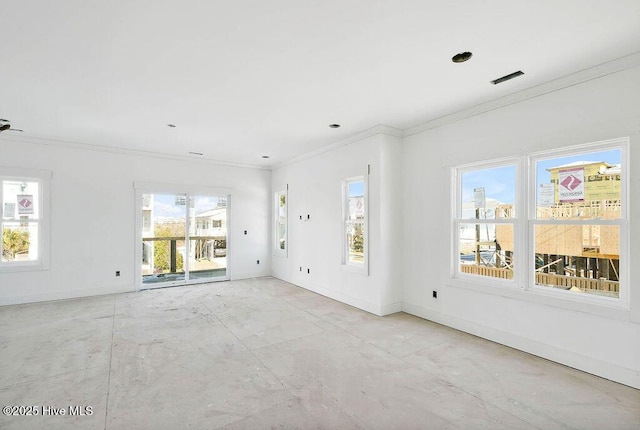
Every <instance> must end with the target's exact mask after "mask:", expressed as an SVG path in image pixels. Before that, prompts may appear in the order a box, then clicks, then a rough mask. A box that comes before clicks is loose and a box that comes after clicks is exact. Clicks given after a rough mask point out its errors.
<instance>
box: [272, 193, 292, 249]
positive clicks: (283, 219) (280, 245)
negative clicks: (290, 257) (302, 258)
mask: <svg viewBox="0 0 640 430" xmlns="http://www.w3.org/2000/svg"><path fill="white" fill-rule="evenodd" d="M287 200H288V197H287V190H286V188H285V189H283V190H281V191H278V192H276V193H275V202H274V207H275V214H274V215H275V216H274V218H275V243H274V247H275V253H276V254H277V255H287V246H288V243H287V206H288V203H289V202H288V201H287Z"/></svg>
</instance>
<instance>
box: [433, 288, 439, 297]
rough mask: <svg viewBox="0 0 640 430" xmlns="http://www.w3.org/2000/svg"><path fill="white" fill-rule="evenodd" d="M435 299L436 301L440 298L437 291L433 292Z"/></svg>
mask: <svg viewBox="0 0 640 430" xmlns="http://www.w3.org/2000/svg"><path fill="white" fill-rule="evenodd" d="M433 298H434V299H437V298H438V292H437V291H435V290H434V291H433Z"/></svg>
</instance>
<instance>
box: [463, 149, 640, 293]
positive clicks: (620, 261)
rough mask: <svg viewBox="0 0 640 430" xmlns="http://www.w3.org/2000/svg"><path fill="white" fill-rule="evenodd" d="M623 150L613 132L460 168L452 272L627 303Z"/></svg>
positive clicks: (526, 286) (504, 282)
mask: <svg viewBox="0 0 640 430" xmlns="http://www.w3.org/2000/svg"><path fill="white" fill-rule="evenodd" d="M627 147H628V139H616V140H612V141H607V142H600V143H597V144H590V145H583V146H579V147H571V148H566V149H562V150H554V151H547V152H544V153H538V154H533V155H529V156H523V157H522V158H521V159H516V160H507V161H502V162H488V163H478V164H474V165H467V166H460V167H457V168H455V169H454V176H455V180H454V183H455V196H456V205H455V212H454V214H455V215H454V235H455V249H454V253H455V258H454V262H455V263H454V274H455V277H458V278H469V279H475V280H476V281H478V282H481V283H485V284H493V285H495V284H499V283H503V284H507V285H512V286H519V287H521V288H523V289H526V290H529V291H534V292H540V293H546V294H552V295H559V296H563V297H572V298H584V299H585V300H590V301H594V300H595V301H599V302H600V303H602V300H614V301H616V302H617V303H619V304H624V303H626V302H627V294H628V292H627V290H626V286H625V282H624V279H625V278H624V275H625V273H626V270H627V268H626V264H628V263H627V256H628V252H627V231H628V225H627V224H628V220H627V215H626V208H627V207H628V202H627V201H626V200H627V199H626V196H627V193H626V189H627V186H626V183H625V172H626V166H625V160H626V151H627ZM520 165H527V166H529V169H528V171H526V170H525V169H520V168H519V166H520ZM520 184H524V185H522V186H521V185H520ZM524 214H526V215H524ZM494 278H501V279H504V280H505V281H497V280H496V279H494ZM601 299H602V300H601Z"/></svg>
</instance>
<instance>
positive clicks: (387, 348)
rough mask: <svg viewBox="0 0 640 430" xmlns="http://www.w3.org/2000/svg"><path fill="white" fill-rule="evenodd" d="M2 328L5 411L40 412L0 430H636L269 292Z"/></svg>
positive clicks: (616, 407) (490, 357)
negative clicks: (59, 412)
mask: <svg viewBox="0 0 640 430" xmlns="http://www.w3.org/2000/svg"><path fill="white" fill-rule="evenodd" d="M0 327H2V330H0V363H1V366H2V367H1V370H0V377H1V378H0V404H1V405H2V406H5V405H17V406H19V405H22V406H36V407H37V408H36V410H37V411H38V416H24V417H16V416H4V415H3V416H1V417H0V428H2V429H44V428H47V429H63V428H64V429H67V428H73V429H85V428H86V429H105V428H106V429H109V430H112V429H126V430H130V429H172V430H174V429H185V428H191V429H219V428H224V429H269V428H271V429H279V428H286V429H289V428H291V429H293V428H299V429H321V428H326V429H336V430H337V429H483V428H484V429H492V430H493V429H618V430H619V429H635V430H638V429H640V391H639V390H635V389H632V388H629V387H626V386H623V385H619V384H616V383H613V382H610V381H607V380H604V379H601V378H598V377H595V376H592V375H588V374H585V373H582V372H579V371H577V370H573V369H570V368H567V367H564V366H561V365H558V364H555V363H552V362H549V361H546V360H543V359H540V358H537V357H534V356H531V355H528V354H525V353H522V352H519V351H515V350H512V349H510V348H506V347H503V346H501V345H497V344H495V343H492V342H489V341H485V340H483V339H479V338H477V337H474V336H470V335H467V334H464V333H461V332H458V331H455V330H452V329H449V328H446V327H443V326H440V325H437V324H434V323H431V322H429V321H425V320H422V319H419V318H416V317H413V316H410V315H407V314H402V313H400V314H395V315H392V316H388V317H384V318H380V317H376V316H374V315H371V314H368V313H366V312H362V311H359V310H357V309H354V308H352V307H349V306H346V305H343V304H341V303H338V302H335V301H333V300H330V299H327V298H325V297H322V296H319V295H316V294H314V293H311V292H309V291H306V290H304V289H301V288H298V287H295V286H293V285H291V284H287V283H285V282H282V281H279V280H277V279H273V278H261V279H252V280H245V281H233V282H221V283H216V284H210V285H199V286H191V287H180V288H170V289H164V290H152V291H145V292H141V293H129V294H119V295H112V296H102V297H93V298H87V299H78V300H68V301H58V302H48V303H39V304H29V305H19V306H8V307H2V308H0ZM43 406H45V407H47V409H46V410H44V411H43V409H42V407H43ZM69 406H81V407H84V406H91V408H92V414H91V415H85V416H69V415H68V414H69ZM52 408H63V409H64V410H65V412H66V413H67V415H65V416H52V415H51V413H52V411H53V409H52ZM43 412H47V413H48V414H49V415H47V416H43V415H42V414H43ZM85 412H88V411H85Z"/></svg>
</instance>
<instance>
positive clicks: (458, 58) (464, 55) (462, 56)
mask: <svg viewBox="0 0 640 430" xmlns="http://www.w3.org/2000/svg"><path fill="white" fill-rule="evenodd" d="M472 56H473V54H472V53H471V52H468V51H466V52H461V53H459V54H456V55H454V56H453V57H452V58H451V61H453V62H454V63H464V62H465V61H467V60H468V59H469V58H471V57H472Z"/></svg>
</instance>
